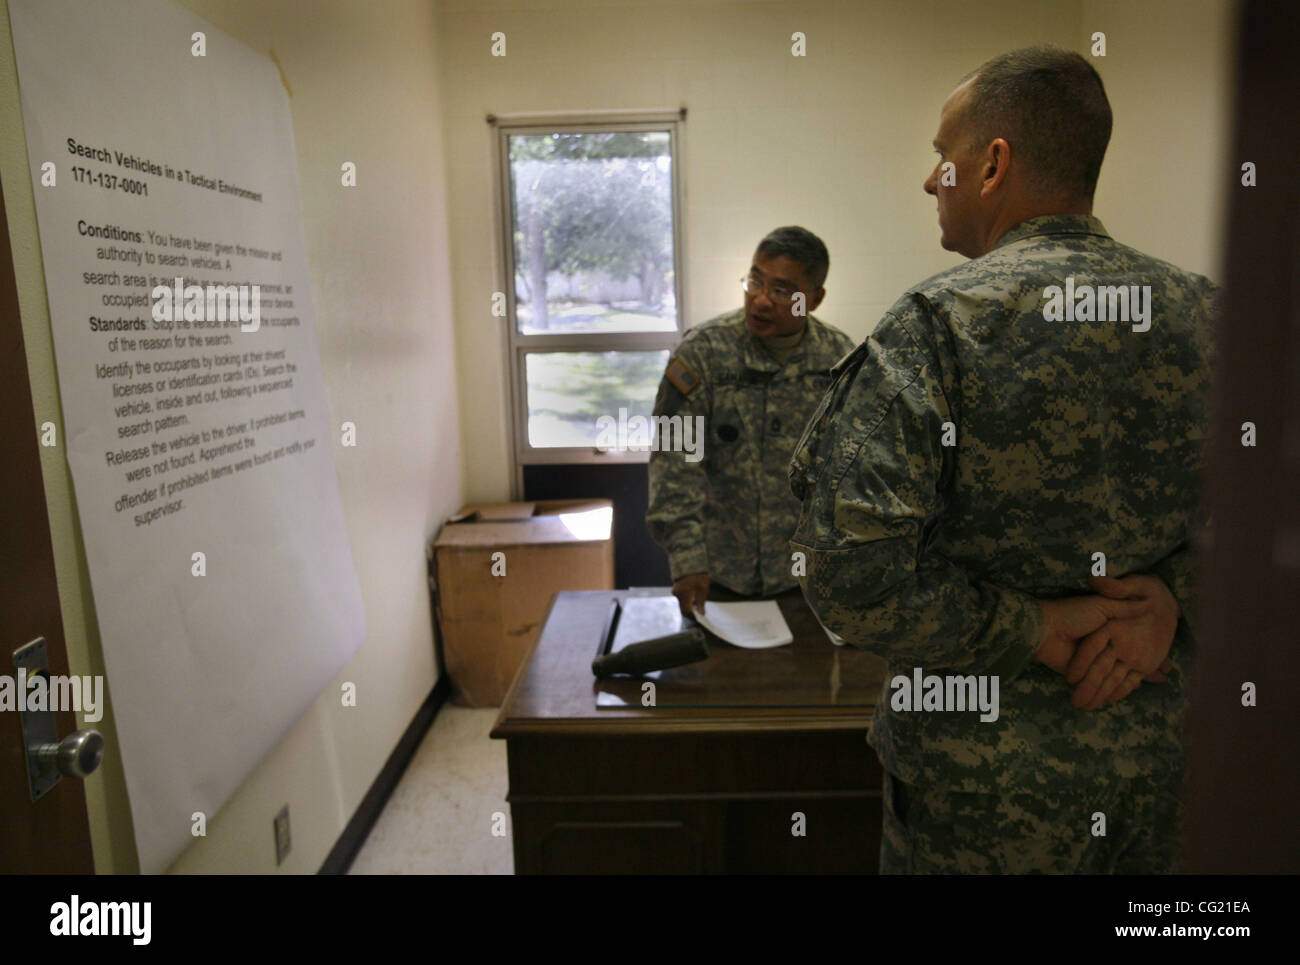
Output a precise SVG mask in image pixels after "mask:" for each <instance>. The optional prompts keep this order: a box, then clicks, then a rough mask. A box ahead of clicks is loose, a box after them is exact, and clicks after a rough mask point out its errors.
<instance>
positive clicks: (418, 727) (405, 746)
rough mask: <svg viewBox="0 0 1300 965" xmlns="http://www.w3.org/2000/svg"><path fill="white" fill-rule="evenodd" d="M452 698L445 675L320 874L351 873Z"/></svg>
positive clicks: (368, 792)
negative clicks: (390, 798)
mask: <svg viewBox="0 0 1300 965" xmlns="http://www.w3.org/2000/svg"><path fill="white" fill-rule="evenodd" d="M450 696H451V682H450V680H448V678H447V675H446V674H443V675H442V676H441V677H439V678H438V682H437V683H436V684H434V685H433V689H432V690H431V691H429V696H428V697H426V698H424V703H422V704H421V705H420V709H419V710H417V711H416V712H415V716H414V717H412V718H411V723H410V724H408V725H407V727H406V730H405V731H403V733H402V737H401V739H400V740H398V742H397V746H396V747H394V748H393V752H392V753H391V754H389V755H388V761H387V762H386V763H385V764H384V767H383V770H381V771H380V772H379V776H378V777H376V778H375V781H374V783H373V784H371V785H370V790H368V791H367V792H366V796H365V797H364V798H362V799H361V803H360V804H359V805H357V810H356V812H355V813H354V814H353V815H352V820H351V821H349V822H348V826H347V827H346V828H344V829H343V833H342V834H340V835H339V839H338V841H336V842H334V847H333V848H332V849H331V850H330V853H329V855H328V856H327V857H326V858H325V863H324V864H322V865H321V866H320V871H318V872H316V873H317V874H321V875H345V874H347V873H348V869H349V868H351V867H352V862H353V861H354V860H355V859H356V856H357V852H359V851H360V850H361V846H362V845H363V844H365V843H366V838H367V837H368V836H369V834H370V830H371V828H373V827H374V826H375V822H376V821H378V820H379V815H380V814H381V813H382V812H383V810H384V805H385V804H387V803H388V798H389V796H390V795H391V794H392V793H393V789H394V788H395V787H397V782H398V781H400V780H401V779H402V775H403V774H404V773H406V767H407V765H408V764H410V763H411V758H412V757H414V756H415V750H416V748H417V747H419V746H420V741H422V740H424V735H425V734H427V733H428V732H429V728H430V727H431V726H433V719H434V718H435V717H437V716H438V711H439V710H440V709H442V705H443V704H444V703H446V702H447V698H448V697H450Z"/></svg>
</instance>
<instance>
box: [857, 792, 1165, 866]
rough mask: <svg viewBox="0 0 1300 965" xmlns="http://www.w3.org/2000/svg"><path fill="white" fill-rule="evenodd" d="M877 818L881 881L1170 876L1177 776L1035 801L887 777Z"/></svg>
mask: <svg viewBox="0 0 1300 965" xmlns="http://www.w3.org/2000/svg"><path fill="white" fill-rule="evenodd" d="M881 812H882V814H883V815H884V818H883V826H882V828H881V834H880V873H881V874H1121V875H1123V874H1130V875H1136V874H1174V873H1176V872H1177V871H1178V864H1179V858H1180V852H1181V846H1182V816H1183V799H1182V779H1181V774H1177V773H1175V774H1173V775H1169V776H1165V775H1161V776H1159V777H1155V776H1146V775H1140V776H1138V777H1135V778H1133V779H1131V780H1127V781H1122V782H1120V783H1119V784H1118V785H1117V786H1116V787H1115V788H1114V789H1113V790H1109V791H1107V792H1105V793H1100V794H1089V793H1087V792H1086V791H1085V790H1084V789H1083V788H1080V789H1079V791H1078V792H1069V793H1065V794H1061V795H1057V796H1047V795H1043V796H1039V795H1035V794H1008V795H998V794H971V793H964V792H959V791H948V790H944V789H942V788H938V789H936V788H919V787H915V786H913V785H910V784H906V783H904V782H903V781H901V780H899V779H898V778H897V777H895V776H894V775H892V774H890V773H889V771H888V770H886V771H885V780H884V789H883V792H882V801H881ZM1098 812H1100V813H1101V814H1102V815H1104V816H1105V824H1104V831H1105V834H1104V835H1103V834H1099V833H1094V832H1100V831H1101V830H1103V826H1102V824H1101V822H1100V821H1099V819H1098V817H1097V816H1096V815H1097V813H1098Z"/></svg>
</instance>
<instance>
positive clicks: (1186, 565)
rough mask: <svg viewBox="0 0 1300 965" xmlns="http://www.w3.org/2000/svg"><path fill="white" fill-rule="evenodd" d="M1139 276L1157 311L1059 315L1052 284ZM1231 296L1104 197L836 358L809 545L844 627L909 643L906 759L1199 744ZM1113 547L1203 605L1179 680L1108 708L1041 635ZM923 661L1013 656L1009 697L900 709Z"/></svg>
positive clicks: (1038, 767) (910, 767)
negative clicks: (1196, 546) (1199, 521)
mask: <svg viewBox="0 0 1300 965" xmlns="http://www.w3.org/2000/svg"><path fill="white" fill-rule="evenodd" d="M1120 285H1123V286H1132V285H1137V286H1139V291H1138V292H1137V293H1136V298H1134V299H1133V305H1131V306H1128V307H1129V308H1130V309H1131V310H1132V309H1136V308H1138V307H1139V300H1140V299H1141V298H1142V290H1141V286H1150V289H1149V293H1150V294H1149V301H1148V302H1147V305H1148V308H1149V326H1150V327H1149V328H1148V329H1146V330H1135V329H1141V328H1142V327H1143V325H1145V324H1146V323H1142V322H1133V323H1131V324H1130V323H1127V322H1123V321H1120V322H1116V321H1094V320H1088V319H1087V318H1084V316H1085V309H1084V306H1083V304H1082V302H1080V303H1079V304H1078V308H1079V311H1078V312H1077V318H1079V319H1083V320H1072V321H1065V320H1060V321H1057V320H1049V318H1048V317H1046V315H1048V314H1051V315H1052V317H1053V318H1055V317H1056V316H1057V315H1058V314H1061V313H1060V312H1058V311H1057V309H1058V308H1059V307H1060V306H1059V303H1058V305H1057V306H1056V308H1053V307H1052V305H1051V302H1050V300H1051V299H1053V298H1055V294H1054V293H1053V294H1050V295H1049V294H1048V293H1049V292H1051V291H1052V288H1051V286H1056V287H1057V288H1060V289H1062V290H1063V291H1068V292H1070V293H1072V294H1074V295H1075V296H1076V300H1077V298H1078V297H1080V293H1081V292H1082V291H1084V290H1086V289H1087V286H1093V290H1094V293H1095V294H1099V295H1101V296H1102V298H1103V299H1104V300H1106V301H1107V302H1108V306H1107V316H1108V317H1110V318H1114V317H1115V315H1116V314H1117V313H1118V311H1119V309H1120V308H1121V307H1123V306H1120V305H1119V304H1118V296H1117V292H1118V289H1117V288H1113V289H1110V290H1109V291H1108V292H1106V291H1103V290H1102V289H1101V287H1100V286H1120ZM1126 294H1128V295H1130V296H1133V294H1134V293H1133V291H1132V289H1131V288H1130V289H1129V290H1128V292H1127V293H1126ZM1213 298H1214V288H1213V286H1212V285H1211V284H1210V282H1209V281H1207V280H1206V279H1205V278H1202V277H1200V276H1199V275H1193V274H1190V273H1187V272H1184V271H1181V270H1180V269H1178V268H1175V267H1174V266H1172V265H1169V264H1166V263H1165V262H1162V261H1158V260H1157V259H1155V258H1151V257H1149V256H1147V255H1143V254H1141V253H1140V252H1138V251H1135V250H1133V249H1132V248H1128V247H1125V246H1124V245H1121V244H1119V243H1117V242H1115V241H1114V240H1112V239H1111V238H1110V237H1109V236H1108V235H1107V234H1106V231H1105V229H1104V228H1103V227H1102V224H1101V222H1100V221H1098V220H1097V219H1096V218H1094V217H1091V216H1084V215H1069V216H1066V215H1057V216H1045V217H1039V218H1033V219H1030V220H1028V221H1025V222H1022V223H1021V224H1019V225H1017V226H1015V227H1014V228H1012V229H1011V230H1010V231H1009V232H1007V234H1006V235H1004V236H1003V237H1002V238H1001V239H1000V241H999V242H998V244H997V246H996V247H995V248H994V250H992V251H990V252H988V253H987V254H985V255H984V256H983V257H980V258H976V259H974V260H972V261H970V262H967V263H966V264H964V265H961V266H959V267H956V268H953V269H951V270H949V271H946V272H943V273H941V274H939V275H936V276H934V277H933V278H930V279H928V280H927V281H924V282H922V283H921V284H920V285H918V286H916V287H915V288H913V289H911V290H910V291H908V292H907V293H905V294H904V295H903V297H901V298H900V299H899V300H898V301H897V302H896V303H895V304H894V306H893V307H892V308H891V309H890V310H889V312H887V313H886V314H885V316H884V318H883V319H882V320H881V322H880V324H879V325H878V327H877V328H876V331H875V332H874V333H873V334H872V336H871V337H870V338H868V339H867V340H866V341H865V342H864V343H863V344H862V345H860V346H858V348H857V350H856V351H855V352H854V353H853V354H852V355H850V356H849V357H848V358H846V359H844V360H843V361H842V362H841V363H840V364H839V365H838V366H836V369H835V373H834V376H835V381H834V385H833V386H832V388H831V391H830V392H828V393H827V395H826V397H825V398H824V399H823V400H822V403H821V405H820V407H819V408H818V410H817V413H816V414H815V415H814V417H813V420H812V422H811V423H810V424H809V426H808V428H807V430H806V432H805V433H804V437H803V439H802V440H800V443H799V447H798V449H797V451H796V454H795V456H794V459H793V460H792V462H791V466H790V480H791V484H792V486H793V489H794V492H795V494H796V495H797V496H798V497H799V498H800V499H802V500H803V507H802V511H801V514H800V518H799V523H798V527H797V531H796V533H795V536H794V538H793V540H792V546H793V548H794V549H795V550H799V551H802V552H804V553H806V554H807V575H806V577H801V578H800V582H801V584H802V585H803V588H804V593H805V596H806V597H807V599H808V601H809V603H810V604H811V605H812V607H813V608H814V610H816V612H817V613H818V615H819V616H820V617H821V619H822V620H823V621H824V622H825V624H826V625H827V627H828V628H829V629H831V630H833V631H835V632H837V633H839V634H840V635H841V636H843V637H844V638H846V640H847V641H848V642H849V643H850V644H853V645H857V646H861V647H864V648H866V649H868V650H871V651H873V652H875V653H877V654H879V655H880V656H882V657H883V658H885V659H886V661H887V662H888V664H889V673H888V674H887V675H886V682H885V687H884V690H883V691H882V694H881V697H880V702H879V704H878V705H877V708H876V713H875V717H874V719H873V721H872V726H871V732H870V735H869V741H870V743H871V745H872V746H873V747H874V748H875V749H876V751H877V752H878V754H879V755H880V758H881V761H882V763H883V765H884V766H885V767H886V768H887V769H888V770H890V771H891V772H893V773H894V774H896V775H897V776H899V777H901V778H902V779H903V780H905V781H908V782H910V783H914V784H918V785H923V786H944V787H947V788H949V789H951V790H958V791H975V792H986V793H991V792H1008V791H1018V790H1032V789H1035V788H1037V789H1047V788H1055V789H1063V788H1065V787H1067V786H1070V785H1073V786H1075V787H1078V786H1080V782H1084V783H1086V782H1091V783H1092V784H1093V785H1094V786H1106V785H1107V783H1108V782H1110V781H1111V780H1112V779H1113V778H1114V776H1115V775H1117V774H1121V773H1123V774H1126V775H1128V776H1132V775H1134V774H1137V773H1155V772H1157V771H1162V770H1163V771H1168V770H1170V769H1173V768H1177V767H1179V766H1180V762H1181V728H1182V721H1183V712H1184V706H1185V690H1186V686H1187V675H1188V672H1189V669H1190V654H1191V649H1190V648H1191V632H1190V625H1189V623H1188V622H1187V617H1189V616H1190V614H1191V611H1192V601H1191V594H1192V582H1191V581H1192V572H1191V559H1192V551H1191V550H1190V549H1189V548H1188V544H1189V540H1190V538H1191V530H1192V527H1193V513H1194V511H1195V509H1196V506H1197V502H1198V491H1199V475H1200V468H1201V465H1202V452H1203V444H1204V439H1205V433H1206V431H1207V425H1208V421H1207V412H1206V406H1207V404H1208V400H1207V391H1208V383H1209V378H1210V366H1209V357H1210V351H1211V347H1210V338H1211V336H1210V320H1211V311H1212V302H1213ZM1074 307H1075V306H1074V305H1073V304H1072V305H1071V308H1074ZM1099 309H1100V304H1099V302H1098V301H1097V299H1096V298H1095V297H1094V298H1093V299H1092V306H1091V308H1090V309H1089V310H1088V311H1087V312H1086V314H1087V315H1088V316H1090V317H1096V315H1098V314H1099V313H1100V311H1099ZM1130 314H1131V315H1132V314H1135V312H1134V311H1131V312H1130ZM1095 553H1104V554H1105V567H1106V568H1105V572H1106V573H1107V574H1109V575H1111V576H1124V575H1126V574H1128V573H1133V572H1145V571H1151V572H1155V573H1157V574H1159V575H1160V576H1161V577H1163V579H1164V581H1165V582H1166V583H1167V584H1168V585H1169V587H1170V589H1171V590H1172V591H1173V592H1174V594H1175V596H1176V597H1177V598H1178V600H1179V603H1180V607H1181V609H1182V611H1183V615H1184V618H1183V619H1181V620H1180V621H1179V628H1178V632H1177V636H1176V637H1175V641H1174V645H1173V648H1172V649H1171V651H1170V655H1169V657H1170V660H1171V661H1172V662H1173V663H1174V666H1175V669H1174V671H1173V673H1172V674H1170V675H1169V679H1168V681H1167V682H1166V683H1164V684H1144V685H1143V686H1141V687H1139V688H1138V689H1137V691H1135V692H1134V693H1132V694H1130V695H1129V696H1128V697H1127V698H1126V699H1124V700H1122V701H1120V702H1119V703H1117V704H1104V705H1103V706H1102V708H1101V709H1098V710H1095V711H1091V712H1088V711H1082V710H1075V709H1074V708H1073V707H1071V706H1070V703H1069V700H1070V695H1071V692H1072V690H1073V687H1072V686H1071V685H1069V684H1068V683H1066V681H1065V678H1064V677H1062V676H1061V675H1059V674H1056V673H1054V672H1053V671H1051V670H1049V669H1048V668H1047V667H1045V666H1044V665H1042V664H1040V663H1038V662H1037V661H1036V660H1034V659H1033V656H1032V655H1033V652H1034V650H1035V649H1036V648H1037V644H1038V642H1039V638H1040V636H1041V632H1042V611H1041V609H1040V607H1039V606H1038V603H1037V600H1036V598H1053V597H1061V596H1071V595H1076V594H1081V593H1090V592H1091V590H1090V588H1089V585H1088V582H1087V579H1088V575H1089V573H1090V572H1092V571H1093V569H1094V567H1095V565H1096V563H1097V559H1098V558H1097V557H1094V554H1095ZM916 667H920V668H922V670H923V671H924V673H925V674H932V673H933V674H936V675H953V676H957V675H980V674H988V675H998V677H999V703H1000V708H999V716H998V718H997V719H996V720H995V721H987V722H985V721H981V720H980V715H979V714H978V713H974V712H970V711H966V712H960V711H946V712H940V711H933V710H931V711H924V710H922V711H914V710H908V709H903V708H900V709H898V710H895V709H894V708H893V707H892V706H891V700H890V698H891V696H892V695H893V694H894V693H895V691H894V690H893V688H891V685H890V681H891V678H892V677H894V676H895V675H904V676H909V677H910V676H912V674H913V669H914V668H916Z"/></svg>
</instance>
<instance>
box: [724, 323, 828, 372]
mask: <svg viewBox="0 0 1300 965" xmlns="http://www.w3.org/2000/svg"><path fill="white" fill-rule="evenodd" d="M739 317H740V332H741V343H742V345H743V346H744V348H743V350H742V351H743V356H742V357H743V359H744V362H745V368H747V369H756V370H757V371H759V372H780V371H781V370H782V369H784V368H786V367H787V366H790V367H792V368H793V369H794V370H795V371H802V368H803V365H804V359H805V358H807V357H808V356H809V355H810V354H811V353H812V352H813V351H814V350H815V347H816V346H817V344H818V343H819V342H820V341H821V338H822V334H821V332H820V331H819V329H820V323H819V322H818V321H817V319H815V318H814V317H813V316H811V315H809V316H808V321H807V323H806V325H805V326H804V333H803V338H801V339H800V340H799V344H798V345H796V346H795V347H794V352H792V353H791V355H790V357H789V358H788V359H786V360H785V362H784V363H781V362H778V361H777V360H776V359H774V358H772V356H771V355H769V354H768V352H767V349H765V348H763V343H762V342H760V341H759V340H758V339H757V338H756V337H755V336H754V335H753V334H752V333H751V332H750V331H749V329H748V328H747V327H746V326H745V310H744V309H743V308H742V309H741V310H740V316H739Z"/></svg>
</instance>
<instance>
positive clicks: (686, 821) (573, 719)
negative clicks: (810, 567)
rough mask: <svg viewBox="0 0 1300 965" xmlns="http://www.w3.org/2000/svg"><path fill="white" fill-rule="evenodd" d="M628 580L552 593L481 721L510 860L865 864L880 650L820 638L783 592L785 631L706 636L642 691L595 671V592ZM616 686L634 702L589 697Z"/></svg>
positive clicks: (714, 867) (603, 609) (519, 866)
mask: <svg viewBox="0 0 1300 965" xmlns="http://www.w3.org/2000/svg"><path fill="white" fill-rule="evenodd" d="M627 595H629V594H628V593H627V591H617V592H615V591H589V592H566V593H559V594H557V595H556V597H555V599H554V600H553V601H552V604H551V609H550V611H549V613H548V615H547V619H546V623H545V625H544V626H543V629H542V632H541V634H540V635H539V637H538V640H537V643H536V644H535V646H534V648H533V650H532V652H531V653H530V654H529V656H528V658H527V660H526V661H525V662H524V665H523V667H521V668H520V671H519V673H518V675H516V677H515V680H514V683H513V684H512V686H511V688H510V693H509V694H508V695H507V697H506V701H505V704H504V705H503V706H502V708H501V713H500V715H499V716H498V717H497V721H496V725H495V726H494V727H493V729H492V736H493V737H495V738H501V739H504V740H505V741H506V742H507V755H508V759H509V769H510V791H509V795H508V797H507V800H508V801H509V802H510V808H511V814H512V818H513V833H514V855H515V871H516V872H517V873H519V874H535V873H580V872H598V873H618V872H674V873H696V872H728V873H745V872H802V873H825V872H856V873H863V872H870V873H874V872H875V871H876V869H877V867H878V860H879V848H880V781H881V773H880V765H879V762H878V761H877V759H876V755H875V752H874V751H872V750H871V749H870V748H869V747H868V746H867V743H866V731H867V727H868V724H869V723H870V720H871V712H872V707H873V705H874V703H875V699H876V696H877V695H878V694H879V692H880V686H881V681H882V679H883V676H884V663H883V661H881V660H879V659H878V658H876V657H874V656H872V655H871V654H868V653H865V652H863V651H858V650H854V649H852V648H849V647H835V646H833V645H832V644H831V643H830V641H829V640H828V639H827V637H826V635H825V633H824V632H823V631H822V629H821V627H820V625H819V624H818V623H817V620H816V618H815V617H814V616H813V615H812V613H811V611H809V610H808V608H807V604H805V602H804V600H803V598H802V596H801V595H800V594H799V591H798V590H794V591H791V592H790V593H787V594H785V595H783V596H781V597H779V598H778V602H779V604H780V606H781V609H782V612H783V614H784V615H785V618H786V622H787V623H788V624H789V625H790V629H791V632H792V633H793V634H794V637H795V641H794V643H793V644H792V645H790V646H787V647H781V648H778V649H774V650H740V649H737V648H733V647H728V646H726V645H725V644H710V652H711V655H710V658H709V659H708V660H707V661H704V662H702V663H699V664H693V665H690V666H687V667H681V668H676V669H674V670H668V671H662V672H661V674H660V677H659V680H658V684H657V699H658V706H655V707H641V706H638V705H637V698H638V696H639V694H640V693H641V690H640V683H639V682H638V681H633V680H623V681H619V682H617V683H614V682H612V681H600V682H597V681H595V678H594V677H593V676H592V673H591V661H592V658H593V657H594V656H595V654H596V647H597V644H598V642H599V639H600V636H601V632H602V630H603V628H604V624H605V619H606V616H607V614H608V611H609V602H610V600H611V599H613V598H614V597H616V596H617V597H625V596H627ZM618 688H627V692H628V694H629V695H630V700H629V702H630V703H631V704H632V706H628V707H625V708H615V709H604V708H602V709H597V707H596V695H597V693H598V692H600V691H601V690H602V689H603V690H607V691H608V690H610V689H614V690H617V689H618ZM682 695H689V700H686V699H682ZM674 702H677V703H688V702H689V703H694V704H696V706H677V705H674ZM709 703H714V704H717V703H727V704H729V706H705V705H706V704H709ZM796 812H797V813H799V814H802V815H803V831H804V833H803V834H802V835H797V834H795V833H793V832H794V830H795V829H796V822H797V817H796Z"/></svg>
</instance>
